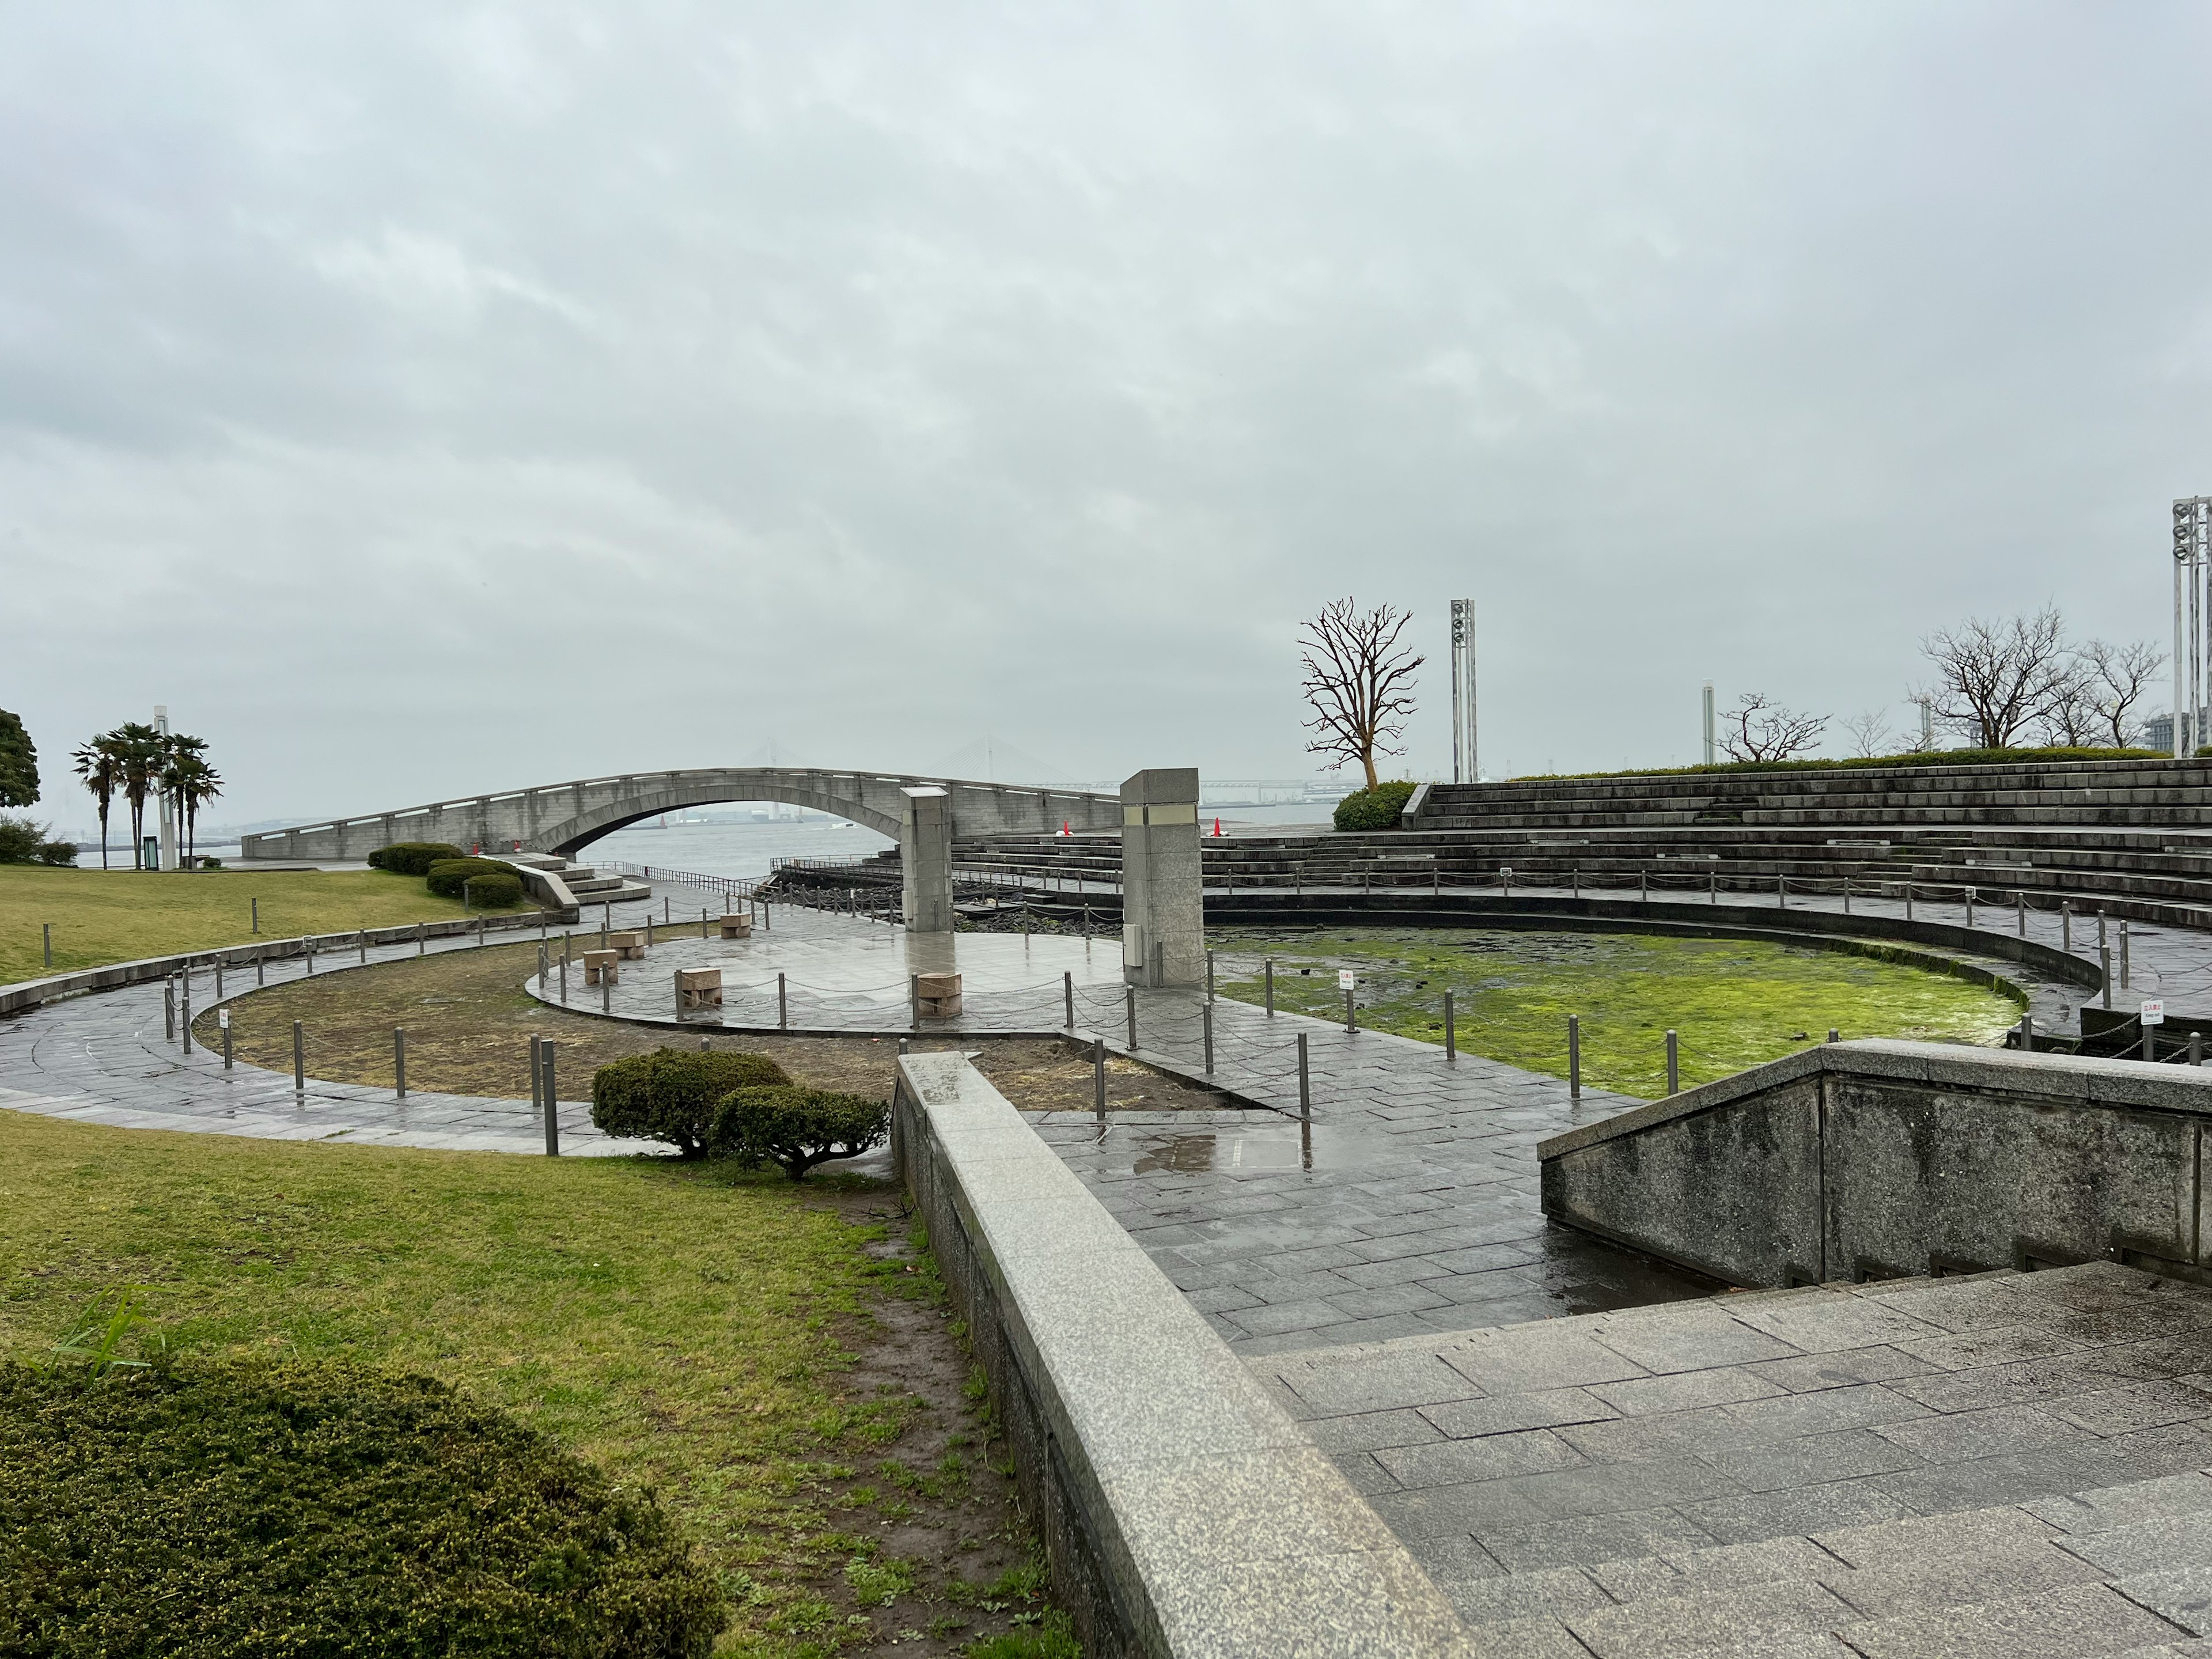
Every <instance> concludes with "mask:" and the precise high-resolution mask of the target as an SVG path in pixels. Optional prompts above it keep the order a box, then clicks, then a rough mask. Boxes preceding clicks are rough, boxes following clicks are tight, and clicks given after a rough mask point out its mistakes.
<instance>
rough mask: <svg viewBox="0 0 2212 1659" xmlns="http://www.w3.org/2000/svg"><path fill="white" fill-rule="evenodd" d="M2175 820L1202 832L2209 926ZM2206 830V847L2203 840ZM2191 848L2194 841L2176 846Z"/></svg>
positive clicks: (1309, 860) (1278, 860)
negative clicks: (1848, 884) (1894, 887)
mask: <svg viewBox="0 0 2212 1659" xmlns="http://www.w3.org/2000/svg"><path fill="white" fill-rule="evenodd" d="M2174 835H2175V832H2173V831H2171V830H2157V831H2151V832H2143V831H2135V832H2121V831H2110V830H2103V829H2087V830H2084V829H2072V830H2068V831H2051V830H2044V831H2025V830H2023V831H2018V832H2015V833H2014V834H2013V836H2011V838H2009V839H2008V838H2006V836H2004V835H2003V834H2002V832H1991V831H1990V830H1988V829H1977V830H1973V831H1970V832H1942V831H1935V832H1931V831H1929V830H1926V829H1915V828H1899V827H1895V826H1892V827H1890V828H1889V829H1888V830H1887V833H1885V834H1883V835H1881V836H1850V835H1846V836H1834V835H1830V834H1827V833H1826V832H1825V831H1805V830H1787V831H1784V830H1753V831H1743V830H1733V829H1731V830H1717V829H1700V830H1688V829H1650V830H1644V831H1640V832H1638V831H1626V832H1623V831H1614V832H1609V833H1608V832H1598V831H1592V832H1589V833H1587V834H1583V835H1579V836H1564V835H1557V836H1532V835H1530V834H1528V833H1525V832H1507V833H1503V834H1501V833H1499V832H1495V831H1468V830H1462V831H1441V832H1439V831H1428V832H1423V831H1396V832H1390V833H1388V834H1383V835H1366V836H1352V835H1346V836H1335V835H1329V836H1305V837H1291V836H1239V837H1235V838H1225V839H1223V840H1222V841H1219V842H1214V841H1211V840H1209V841H1208V842H1206V844H1205V849H1204V852H1205V862H1206V873H1207V877H1208V879H1209V881H1214V882H1249V883H1251V884H1254V885H1255V886H1260V885H1267V886H1281V887H1287V886H1291V885H1293V884H1315V885H1328V884H1339V885H1341V884H1346V883H1347V882H1348V883H1352V884H1359V885H1368V886H1372V887H1375V888H1388V887H1392V886H1397V887H1411V888H1419V887H1433V886H1436V885H1437V884H1442V885H1443V886H1445V887H1450V886H1453V885H1461V886H1465V885H1478V886H1489V885H1494V884H1498V882H1499V881H1500V879H1501V878H1500V872H1501V870H1503V869H1508V868H1510V869H1511V870H1512V871H1513V872H1514V873H1515V875H1516V878H1518V879H1519V880H1521V881H1522V883H1523V884H1527V885H1530V886H1557V887H1567V886H1570V885H1571V884H1573V882H1574V881H1575V880H1576V879H1577V874H1579V879H1581V880H1582V881H1583V882H1585V883H1587V884H1589V885H1590V886H1592V887H1593V888H1604V887H1607V886H1610V887H1613V888H1616V889H1618V888H1622V887H1630V886H1633V885H1635V884H1636V881H1637V878H1638V876H1639V875H1643V874H1647V873H1648V874H1650V876H1651V877H1652V878H1653V883H1652V884H1653V890H1654V892H1655V895H1656V894H1657V893H1658V891H1659V890H1661V889H1662V888H1666V887H1672V888H1675V889H1680V888H1682V887H1685V886H1699V885H1711V884H1715V883H1717V885H1718V887H1719V888H1720V890H1721V891H1722V892H1723V894H1725V893H1728V892H1729V891H1735V892H1739V893H1741V892H1747V891H1749V892H1771V890H1773V884H1774V882H1775V880H1776V878H1778V877H1782V878H1788V879H1790V881H1792V882H1800V883H1814V884H1828V886H1827V888H1826V890H1836V887H1837V884H1840V883H1841V882H1843V881H1844V879H1846V878H1849V879H1850V880H1852V881H1853V882H1855V883H1861V884H1864V883H1868V882H1875V881H1882V880H1887V881H1892V882H1898V881H1904V880H1907V879H1910V880H1911V881H1913V882H1916V883H1919V884H1926V885H1931V886H1948V887H1957V886H1960V885H1963V884H1969V883H1971V884H1973V885H1974V886H1976V887H1977V888H1978V889H1979V890H1982V891H1983V892H1984V893H1985V894H1989V895H1990V896H1991V902H2005V900H2006V899H2007V897H2008V896H2009V895H2010V894H2011V893H2012V892H2015V891H2020V892H2024V893H2026V894H2027V895H2028V896H2030V898H2031V900H2032V901H2036V902H2041V903H2043V904H2045V905H2050V904H2055V903H2057V902H2058V901H2059V900H2061V899H2067V900H2070V901H2071V902H2073V903H2074V904H2075V907H2076V908H2079V909H2083V910H2096V909H2107V910H2110V911H2112V913H2113V914H2114V915H2130V916H2131V917H2134V918H2136V919H2139V920H2142V921H2163V922H2166V923H2168V924H2170V925H2173V926H2180V927H2197V926H2203V925H2204V924H2205V922H2206V921H2208V920H2212V917H2208V915H2207V913H2208V912H2212V839H2208V838H2207V837H2204V836H2191V837H2190V838H2189V839H2188V840H2186V841H2184V842H2179V843H2177V842H2175V840H2174ZM2200 841H2202V842H2206V845H2205V846H2204V847H2203V849H2202V850H2197V848H2196V843H2197V842H2200ZM2176 845H2179V846H2180V847H2181V848H2183V849H2184V850H2180V851H2168V850H2166V849H2167V848H2171V847H2174V846H2176ZM957 857H958V859H959V861H960V863H961V865H962V866H963V868H969V869H975V870H983V871H988V872H995V873H1003V874H1009V875H1028V876H1034V877H1039V878H1044V877H1054V876H1059V877H1066V876H1080V877H1083V878H1086V879H1090V880H1093V881H1111V880H1112V879H1114V878H1115V875H1116V874H1117V873H1118V871H1119V864H1120V860H1119V856H1118V849H1116V848H1114V847H1113V846H1112V844H1111V842H1097V841H1091V840H1085V839H1077V840H1066V839H1060V840H1054V839H1048V838H1036V839H1034V840H1022V839H1009V840H1004V841H994V842H977V843H963V845H962V847H961V848H959V850H958V853H957Z"/></svg>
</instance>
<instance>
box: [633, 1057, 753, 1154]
mask: <svg viewBox="0 0 2212 1659" xmlns="http://www.w3.org/2000/svg"><path fill="white" fill-rule="evenodd" d="M790 1081H791V1079H790V1078H789V1077H787V1076H786V1075H785V1073H784V1070H783V1067H782V1066H779V1065H777V1064H776V1063H775V1061H774V1060H770V1059H769V1057H768V1056H767V1055H766V1054H735V1053H728V1052H724V1053H720V1054H714V1053H706V1054H702V1053H697V1052H694V1051H691V1050H688V1049H683V1048H656V1049H654V1050H653V1052H652V1053H651V1054H632V1055H630V1056H629V1058H628V1059H627V1060H613V1061H611V1062H610V1063H609V1064H607V1065H605V1066H600V1067H599V1070H598V1071H596V1072H594V1073H592V1127H595V1128H597V1129H599V1131H600V1132H601V1133H605V1134H611V1135H618V1136H624V1137H628V1138H630V1139H640V1140H663V1141H666V1142H667V1143H668V1144H669V1145H670V1146H673V1147H675V1148H676V1149H677V1150H678V1152H682V1153H683V1154H684V1157H686V1158H703V1157H705V1156H706V1154H707V1150H708V1138H709V1134H710V1132H711V1131H712V1129H713V1127H714V1115H715V1109H716V1107H717V1106H719V1105H720V1103H721V1101H722V1100H723V1098H724V1097H726V1096H727V1095H729V1094H730V1093H731V1091H733V1090H738V1089H744V1088H750V1087H755V1086H758V1085H774V1084H787V1083H789V1082H790Z"/></svg>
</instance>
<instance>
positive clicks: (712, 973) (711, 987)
mask: <svg viewBox="0 0 2212 1659" xmlns="http://www.w3.org/2000/svg"><path fill="white" fill-rule="evenodd" d="M676 1006H677V1007H678V1009H679V1010H680V1009H684V1008H719V1007H720V1006H722V970H721V969H719V968H678V969H677V970H676Z"/></svg>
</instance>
